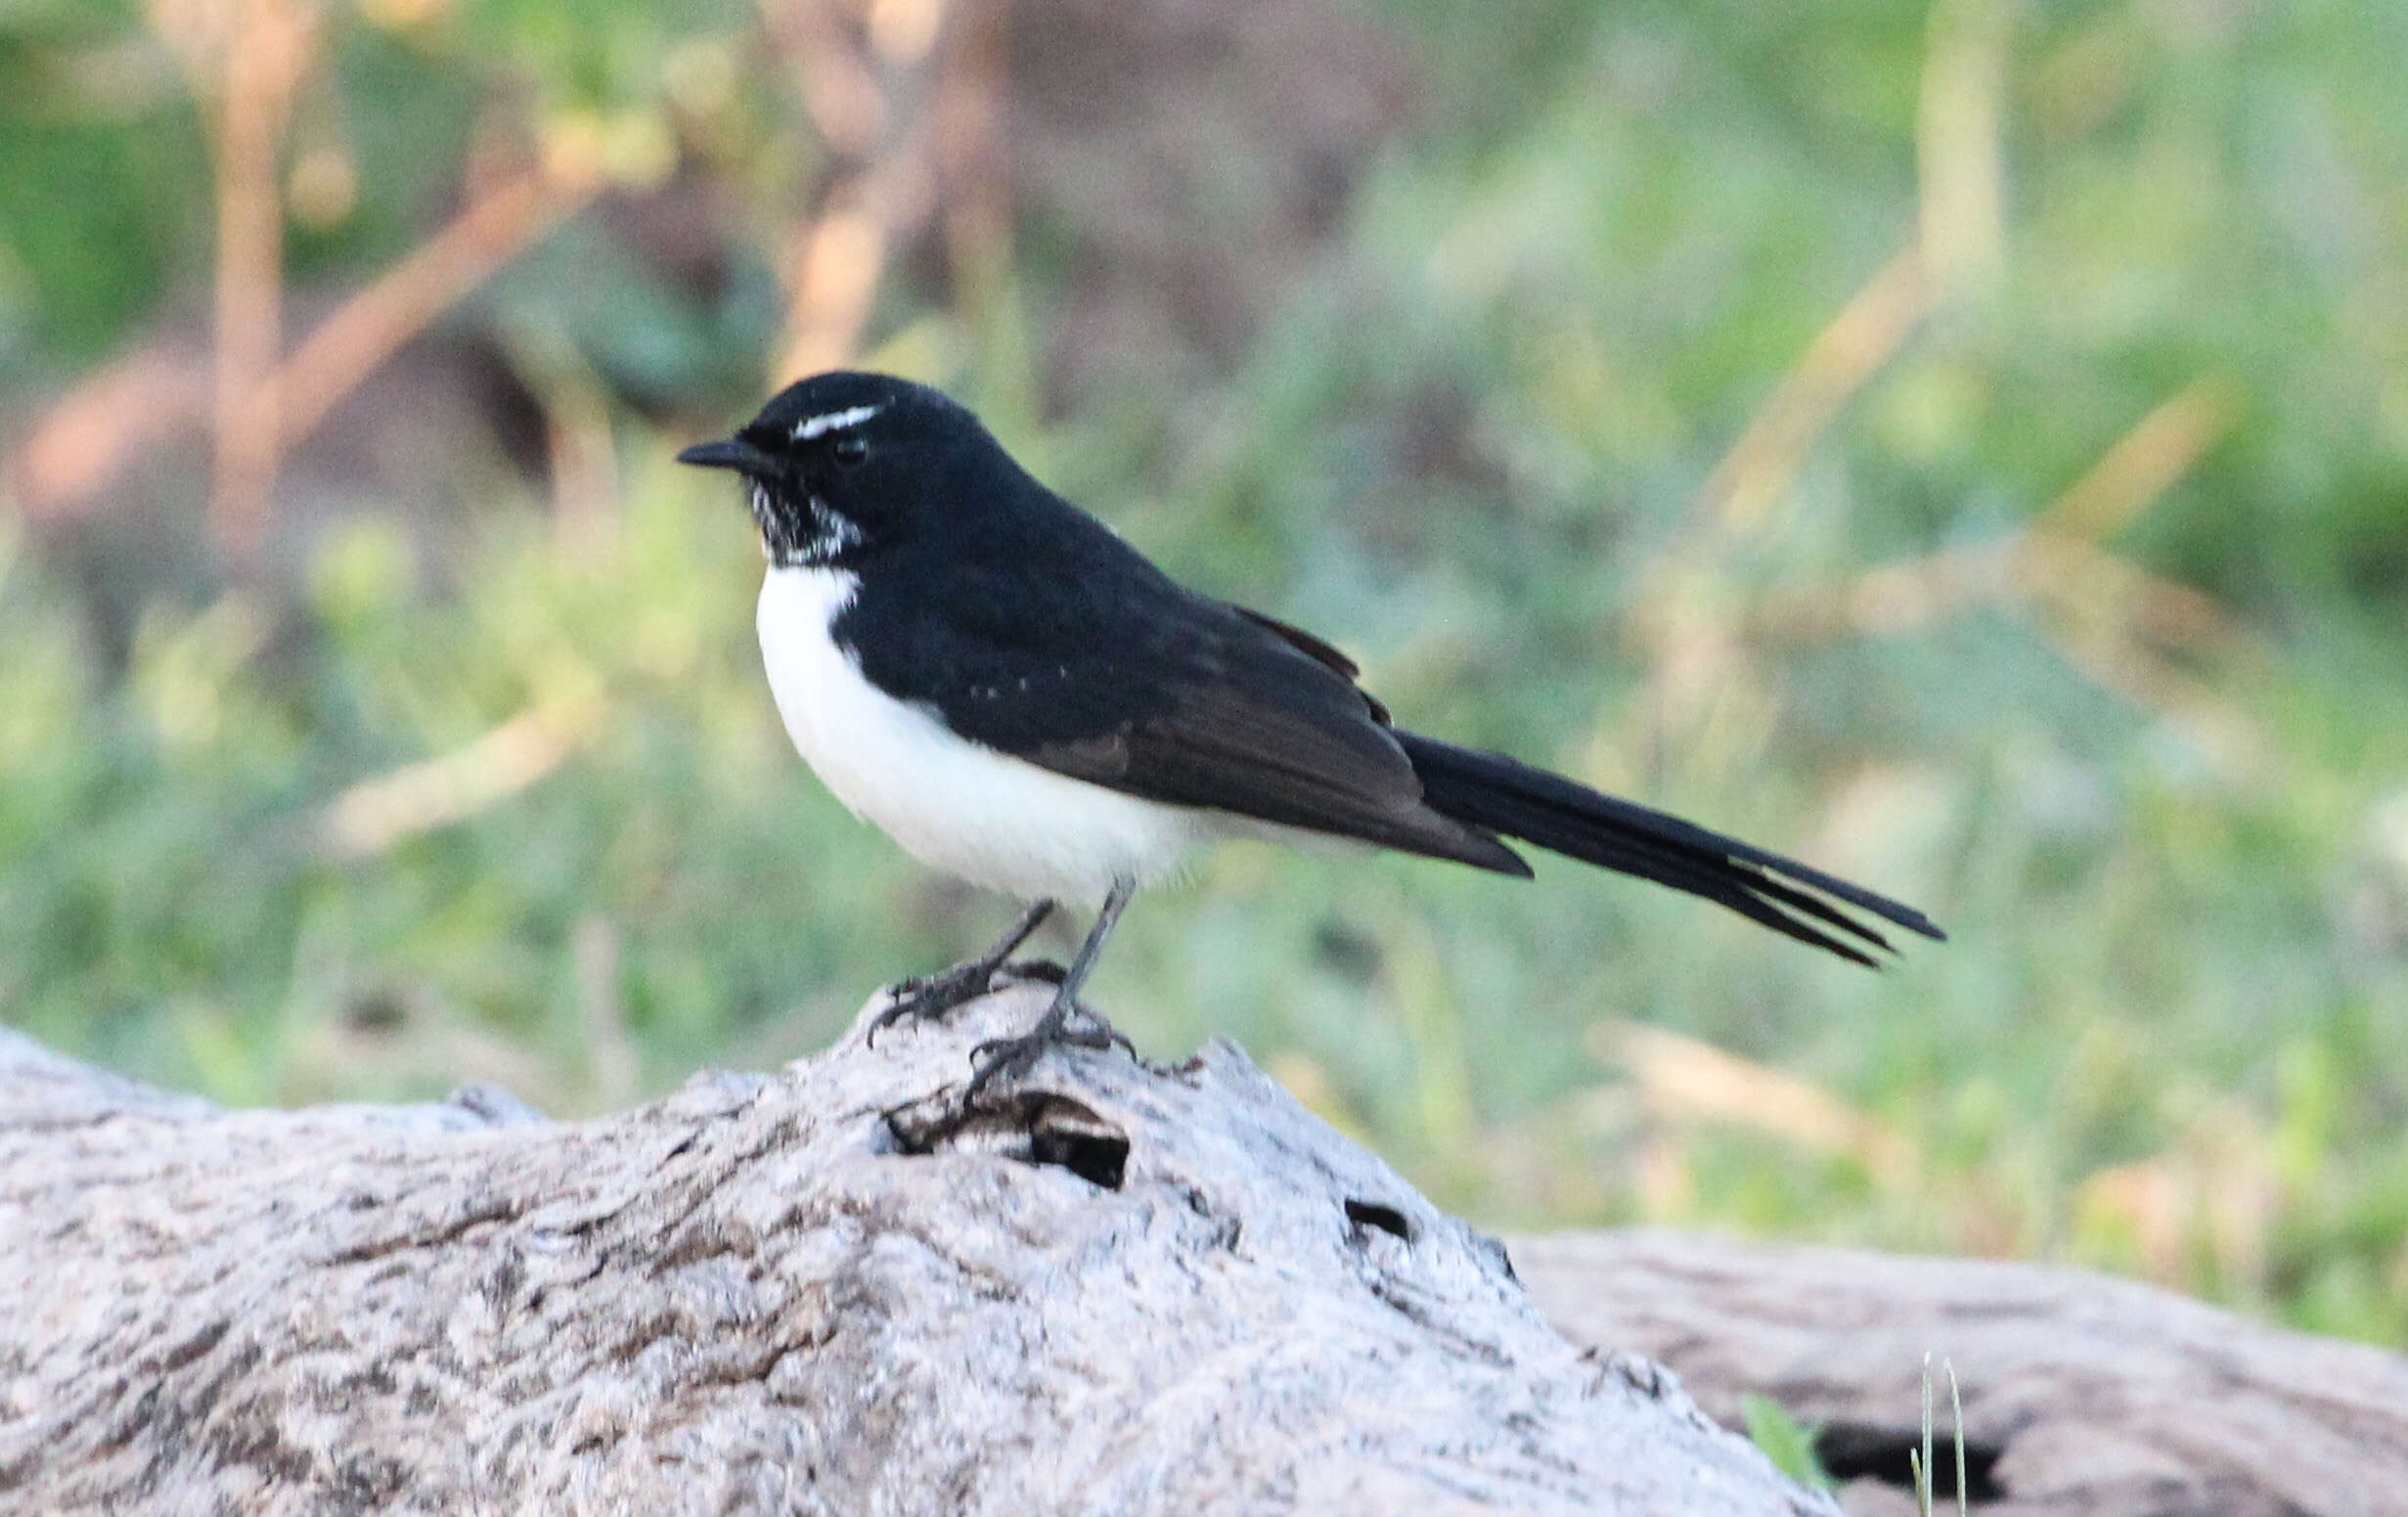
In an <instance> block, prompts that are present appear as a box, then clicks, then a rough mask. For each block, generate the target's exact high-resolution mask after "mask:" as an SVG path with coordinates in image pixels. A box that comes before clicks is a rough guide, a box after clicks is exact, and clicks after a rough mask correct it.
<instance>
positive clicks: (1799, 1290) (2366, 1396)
mask: <svg viewBox="0 0 2408 1517" xmlns="http://www.w3.org/2000/svg"><path fill="white" fill-rule="evenodd" d="M1512 1247H1513V1258H1514V1263H1515V1264H1516V1265H1517V1266H1519V1267H1520V1270H1521V1272H1522V1277H1523V1278H1524V1279H1525V1280H1526V1281H1527V1282H1528V1283H1529V1285H1530V1289H1531V1293H1532V1294H1533V1295H1534V1296H1536V1297H1537V1298H1538V1301H1539V1303H1540V1304H1541V1305H1543V1306H1544V1307H1545V1308H1546V1309H1547V1314H1548V1316H1551V1317H1552V1318H1553V1319H1554V1321H1555V1324H1556V1325H1557V1326H1558V1327H1560V1328H1562V1329H1563V1330H1564V1332H1565V1334H1566V1335H1567V1336H1569V1337H1570V1338H1572V1339H1573V1341H1575V1342H1577V1343H1587V1344H1598V1345H1603V1344H1611V1345H1612V1346H1613V1347H1614V1348H1615V1349H1616V1350H1618V1351H1623V1350H1637V1351H1639V1352H1641V1353H1645V1354H1650V1355H1653V1356H1655V1357H1656V1358H1658V1359H1660V1360H1662V1361H1664V1362H1665V1363H1667V1364H1669V1365H1671V1366H1672V1368H1673V1369H1675V1370H1677V1371H1678V1372H1679V1374H1680V1376H1681V1379H1682V1382H1683V1384H1684V1385H1685V1386H1686V1387H1687V1389H1688V1390H1689V1391H1690V1392H1691V1393H1692V1394H1693V1395H1695V1396H1696V1398H1697V1399H1698V1401H1699V1403H1700V1404H1701V1405H1704V1406H1705V1407H1706V1409H1707V1410H1708V1411H1710V1412H1712V1413H1714V1414H1715V1415H1716V1416H1717V1417H1718V1418H1720V1419H1722V1420H1724V1421H1726V1422H1736V1421H1738V1420H1739V1418H1740V1415H1741V1412H1740V1404H1739V1399H1740V1397H1742V1396H1743V1395H1746V1394H1749V1393H1754V1394H1757V1395H1761V1396H1764V1397H1767V1398H1769V1399H1771V1400H1772V1401H1775V1402H1777V1403H1779V1404H1780V1405H1781V1406H1782V1407H1783V1408H1784V1409H1785V1410H1787V1411H1789V1412H1790V1413H1791V1414H1792V1415H1793V1416H1795V1417H1796V1418H1797V1419H1798V1420H1800V1421H1801V1422H1804V1423H1808V1424H1813V1423H1820V1424H1822V1425H1823V1428H1824V1432H1823V1436H1822V1439H1821V1441H1820V1442H1821V1450H1822V1452H1823V1455H1824V1457H1825V1459H1826V1460H1827V1461H1828V1462H1829V1463H1830V1464H1831V1465H1832V1466H1833V1473H1834V1474H1835V1475H1841V1474H1847V1475H1853V1476H1855V1477H1857V1478H1855V1479H1852V1480H1851V1481H1850V1482H1849V1483H1848V1484H1847V1485H1846V1486H1844V1487H1843V1489H1842V1492H1841V1499H1842V1504H1843V1505H1845V1506H1846V1507H1847V1508H1848V1510H1849V1511H1850V1512H1851V1514H1855V1517H1891V1514H1902V1513H1910V1512H1912V1511H1913V1510H1914V1504H1913V1502H1912V1501H1911V1500H1910V1499H1909V1497H1908V1495H1906V1489H1905V1488H1906V1478H1907V1477H1906V1450H1908V1449H1909V1448H1910V1447H1914V1446H1916V1445H1918V1444H1920V1442H1921V1440H1922V1431H1921V1425H1922V1416H1923V1410H1922V1408H1923V1368H1924V1356H1925V1354H1926V1353H1929V1354H1931V1355H1932V1356H1933V1361H1932V1362H1933V1365H1934V1373H1935V1375H1938V1374H1939V1372H1940V1370H1939V1366H1940V1363H1941V1362H1942V1361H1945V1362H1946V1363H1948V1364H1951V1365H1953V1366H1954V1369H1955V1372H1956V1376H1957V1380H1958V1383H1959V1385H1960V1387H1961V1389H1962V1394H1963V1403H1964V1413H1965V1435H1966V1437H1965V1442H1966V1446H1967V1452H1968V1455H1969V1456H1968V1459H1967V1470H1966V1474H1967V1477H1968V1478H1967V1481H1966V1484H1967V1486H1968V1487H1969V1488H1970V1489H1971V1492H1972V1494H1973V1495H1974V1496H1975V1497H1976V1500H1975V1503H1974V1509H1975V1510H1976V1511H1978V1512H1981V1513H1983V1514H1984V1517H2039V1514H2041V1513H2047V1514H2049V1517H2401V1514H2408V1360H2401V1359H2399V1358H2397V1357H2395V1356H2392V1355H2389V1354H2386V1353H2383V1352H2381V1351H2379V1350H2376V1349H2371V1348H2367V1347H2364V1346H2361V1345H2357V1344H2348V1343H2336V1342H2333V1341H2331V1340H2328V1339H2321V1338H2311V1337H2308V1336H2305V1335H2304V1334H2300V1333H2292V1332H2283V1331H2280V1330H2277V1329H2275V1328H2271V1327H2265V1326H2260V1325H2257V1324H2255V1323H2252V1322H2247V1321H2244V1320H2242V1319H2240V1318H2238V1317H2235V1316H2230V1315H2228V1314H2225V1313H2222V1312H2217V1311H2213V1310H2211V1309H2209V1308H2207V1307H2205V1306H2202V1305H2200V1304H2199V1303H2198V1302H2195V1301H2189V1300H2186V1299H2184V1298H2182V1297H2180V1296H2175V1295H2172V1294H2169V1293H2167V1292H2165V1291H2162V1290H2154V1289H2151V1288H2149V1287H2147V1286H2143V1285H2135V1284H2132V1283H2129V1282H2127V1281H2122V1280H2112V1279H2106V1278H2103V1277H2101V1276H2098V1275H2095V1274H2087V1273H2083V1272H2078V1271H2073V1270H2056V1269H2047V1268H2043V1267H2041V1266H2037V1265H2019V1264H1993V1263H1983V1262H1977V1261H1971V1260H1940V1259H1903V1258H1895V1257H1888V1256H1883V1255H1878V1254H1866V1253H1856V1252H1851V1251H1848V1250H1843V1249H1828V1248H1797V1247H1776V1246H1769V1245H1749V1244H1742V1243H1731V1242H1723V1241H1717V1240H1710V1239H1705V1238H1696V1237H1683V1236H1678V1235H1673V1234H1668V1233H1659V1232H1647V1231H1633V1232H1618V1233H1580V1234H1565V1235H1559V1236H1555V1237H1542V1238H1528V1239H1517V1240H1515V1241H1514V1242H1513V1245H1512ZM1937 1404H1938V1410H1939V1425H1940V1430H1941V1431H1940V1438H1941V1443H1940V1459H1939V1461H1938V1462H1939V1463H1940V1467H1941V1469H1942V1470H1943V1471H1945V1470H1947V1469H1948V1467H1949V1465H1950V1464H1951V1462H1952V1460H1951V1458H1950V1455H1949V1453H1948V1444H1947V1437H1948V1429H1949V1426H1950V1422H1951V1415H1950V1411H1949V1406H1948V1393H1947V1387H1946V1383H1945V1381H1944V1380H1942V1381H1941V1382H1940V1386H1939V1388H1938V1394H1937ZM1948 1489H1952V1483H1950V1484H1949V1487H1948ZM1942 1508H1943V1510H1944V1509H1951V1508H1949V1507H1948V1506H1947V1504H1946V1503H1944V1502H1943V1503H1942Z"/></svg>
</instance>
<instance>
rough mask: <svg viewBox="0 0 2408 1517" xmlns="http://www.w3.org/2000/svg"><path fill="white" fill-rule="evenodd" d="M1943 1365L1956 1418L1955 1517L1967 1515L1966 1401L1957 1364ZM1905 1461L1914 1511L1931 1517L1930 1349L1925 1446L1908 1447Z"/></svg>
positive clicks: (1925, 1365) (1950, 1407) (1926, 1356)
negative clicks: (1919, 1448) (1911, 1475)
mask: <svg viewBox="0 0 2408 1517" xmlns="http://www.w3.org/2000/svg"><path fill="white" fill-rule="evenodd" d="M1940 1368H1941V1369H1943V1370H1945V1371H1946V1372H1947V1376H1948V1411H1949V1414H1950V1415H1951V1416H1952V1417H1954V1419H1955V1421H1956V1428H1955V1434H1954V1436H1955V1439H1956V1517H1965V1511H1966V1502H1967V1500H1968V1497H1967V1495H1966V1483H1965V1402H1964V1399H1963V1398H1962V1397H1961V1396H1959V1395H1958V1394H1957V1386H1956V1365H1954V1364H1953V1363H1950V1362H1949V1361H1946V1360H1941V1361H1940ZM1906 1460H1907V1462H1908V1463H1909V1464H1910V1465H1912V1466H1913V1467H1914V1473H1915V1510H1916V1511H1917V1512H1920V1513H1921V1514H1922V1517H1932V1356H1931V1354H1930V1353H1929V1352H1928V1351H1927V1352H1926V1353H1925V1354H1924V1356H1923V1449H1922V1451H1921V1452H1920V1453H1918V1452H1916V1451H1915V1450H1907V1453H1906Z"/></svg>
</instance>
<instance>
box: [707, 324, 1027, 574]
mask: <svg viewBox="0 0 2408 1517" xmlns="http://www.w3.org/2000/svg"><path fill="white" fill-rule="evenodd" d="M991 449H992V450H995V451H997V452H1000V451H1001V450H1000V449H997V448H996V444H995V442H994V440H993V439H992V438H990V437H989V436H988V435H987V431H986V428H985V427H983V426H981V425H979V424H978V420H977V419H976V418H975V417H973V416H971V415H970V413H969V412H968V411H966V410H964V409H962V407H960V406H959V405H958V404H956V403H955V402H954V401H952V400H950V399H948V398H947V397H945V396H944V395H941V394H939V393H938V392H937V391H935V390H932V389H929V388H928V387H926V386H925V385H920V384H914V383H912V382H911V381H910V380H908V379H895V378H893V377H892V376H889V375H883V374H858V373H852V372H847V371H841V370H839V371H835V372H831V373H828V374H820V375H814V376H812V377H811V378H810V379H802V380H798V381H796V382H795V383H793V384H790V385H787V386H786V387H785V388H784V389H783V390H781V391H780V392H779V394H778V395H777V396H776V398H774V399H772V400H771V401H770V403H769V404H768V405H766V406H764V407H762V408H761V414H760V415H759V416H756V417H754V418H753V419H752V420H751V421H749V422H747V423H745V424H744V425H743V426H741V427H740V428H738V429H737V431H736V435H735V436H734V437H731V438H729V439H728V440H727V441H725V442H706V443H701V444H698V445H696V446H694V447H691V448H688V449H687V450H686V451H685V452H683V453H681V454H679V455H678V456H677V458H678V462H679V463H681V464H695V465H699V466H701V467H702V468H732V469H734V470H736V472H737V473H739V474H741V475H743V476H744V483H745V485H746V487H747V488H748V490H749V494H750V500H751V505H752V518H753V522H754V524H755V525H756V526H758V527H759V528H760V529H761V548H762V551H763V552H764V553H766V554H767V555H768V556H769V559H770V561H771V562H772V563H774V564H777V565H779V566H780V567H781V568H783V567H795V566H827V565H842V564H844V563H847V562H849V561H854V560H857V559H858V558H861V557H863V556H865V555H868V554H872V553H875V552H877V551H878V550H879V549H880V548H883V547H886V546H889V545H890V544H892V543H894V542H896V541H898V540H899V539H900V538H902V537H903V536H904V535H905V534H907V533H908V532H909V530H910V527H911V523H912V522H913V520H914V517H916V516H918V515H920V514H922V513H924V512H925V511H927V510H929V509H930V508H932V507H934V506H937V505H940V504H941V503H939V502H935V501H932V500H930V498H929V497H930V496H931V495H932V493H938V492H942V491H943V490H944V488H945V487H946V485H947V484H948V483H949V482H950V481H951V480H952V479H953V478H954V476H955V474H956V471H957V469H958V468H959V465H961V464H962V463H964V462H965V461H967V460H968V459H969V458H970V457H972V456H974V455H976V454H979V453H982V452H984V451H986V450H991Z"/></svg>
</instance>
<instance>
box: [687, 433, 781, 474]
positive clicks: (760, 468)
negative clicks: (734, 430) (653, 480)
mask: <svg viewBox="0 0 2408 1517" xmlns="http://www.w3.org/2000/svg"><path fill="white" fill-rule="evenodd" d="M677 461H678V462H679V463H681V464H692V465H694V466H696V467H697V468H735V469H741V470H742V471H743V472H745V473H747V474H763V475H767V474H775V473H777V472H778V468H779V466H778V461H777V460H776V459H775V458H772V457H771V456H770V455H769V454H767V453H764V452H762V451H761V450H760V449H759V448H756V447H754V446H753V445H752V444H751V443H748V442H745V441H744V440H743V439H741V438H737V437H731V438H729V439H728V440H727V441H726V442H698V443H695V444H694V445H693V446H692V447H691V448H688V449H687V450H686V451H685V452H683V453H681V454H679V455H678V456H677Z"/></svg>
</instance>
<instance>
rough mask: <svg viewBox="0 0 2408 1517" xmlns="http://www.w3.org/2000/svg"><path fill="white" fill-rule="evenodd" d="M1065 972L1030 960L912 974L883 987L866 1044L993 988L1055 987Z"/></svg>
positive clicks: (1044, 961) (962, 965) (1051, 964)
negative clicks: (883, 999) (1033, 983)
mask: <svg viewBox="0 0 2408 1517" xmlns="http://www.w3.org/2000/svg"><path fill="white" fill-rule="evenodd" d="M1068 972H1069V971H1067V970H1065V969H1064V968H1063V967H1062V966H1061V965H1060V964H1057V963H1055V962H1053V961H1052V960H1051V959H1023V960H1019V961H1016V962H1006V961H1004V960H1002V959H971V960H970V961H969V962H967V963H959V964H955V965H954V966H953V967H952V968H950V969H940V970H938V971H937V972H936V973H934V974H915V975H914V976H913V977H912V978H910V979H908V980H898V981H896V982H895V983H894V984H892V985H889V986H888V987H886V1004H885V1005H884V1006H883V1007H881V1008H880V1009H879V1011H878V1014H877V1015H876V1016H874V1017H872V1018H870V1031H869V1034H868V1041H869V1042H870V1045H871V1046H873V1047H874V1046H875V1045H876V1043H877V1041H878V1034H879V1033H882V1032H884V1031H885V1030H886V1029H887V1028H889V1027H892V1026H894V1025H895V1024H896V1023H897V1022H906V1021H910V1022H918V1021H927V1020H937V1019H942V1018H944V1017H946V1016H949V1015H951V1014H952V1013H953V1012H954V1011H956V1010H957V1009H959V1007H961V1006H965V1005H967V1004H970V1003H971V1002H973V1001H976V1000H977V999H978V998H979V997H981V996H984V995H986V994H987V993H988V992H990V991H992V990H994V989H995V988H996V987H997V983H998V982H999V981H1000V982H1002V983H1003V984H1005V985H1014V984H1018V983H1020V982H1021V981H1023V980H1037V981H1041V982H1043V983H1045V984H1048V985H1059V984H1061V983H1062V978H1063V976H1064V975H1065V974H1067V973H1068Z"/></svg>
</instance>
